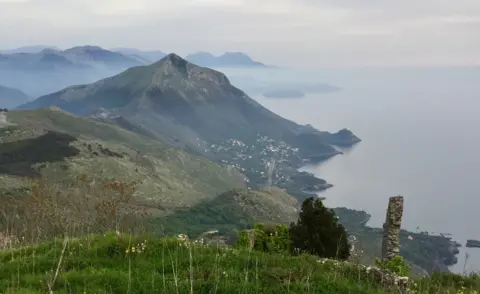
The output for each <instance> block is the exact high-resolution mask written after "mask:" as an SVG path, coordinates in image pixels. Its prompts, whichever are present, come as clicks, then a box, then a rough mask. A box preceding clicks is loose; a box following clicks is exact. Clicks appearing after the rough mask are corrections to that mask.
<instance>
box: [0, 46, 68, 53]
mask: <svg viewBox="0 0 480 294" xmlns="http://www.w3.org/2000/svg"><path fill="white" fill-rule="evenodd" d="M44 49H53V50H57V51H60V49H58V48H57V47H54V46H48V45H33V46H24V47H19V48H15V49H8V50H0V53H4V54H15V53H39V52H40V51H42V50H44Z"/></svg>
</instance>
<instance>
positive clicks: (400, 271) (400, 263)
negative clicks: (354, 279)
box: [375, 256, 410, 277]
mask: <svg viewBox="0 0 480 294" xmlns="http://www.w3.org/2000/svg"><path fill="white" fill-rule="evenodd" d="M375 263H376V265H377V266H378V267H379V268H381V269H387V270H389V271H391V272H393V273H395V274H397V275H399V276H402V277H408V276H409V274H410V267H409V266H408V264H407V263H406V262H405V260H404V259H403V257H401V256H395V257H394V258H392V259H391V260H389V261H387V262H383V261H381V260H380V258H376V259H375Z"/></svg>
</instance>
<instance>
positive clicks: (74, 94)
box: [19, 54, 356, 155]
mask: <svg viewBox="0 0 480 294" xmlns="http://www.w3.org/2000/svg"><path fill="white" fill-rule="evenodd" d="M50 105H55V106H58V107H60V108H62V109H64V110H66V111H69V112H72V113H74V114H77V115H83V116H89V115H92V114H94V113H96V112H97V111H98V110H100V109H104V110H106V111H108V112H109V113H110V115H115V116H122V117H124V118H126V119H128V120H130V121H132V122H133V123H136V124H139V125H143V126H145V127H147V128H148V129H150V130H152V131H154V132H156V133H158V134H159V135H161V136H165V135H166V136H167V137H175V138H176V139H177V140H178V141H180V142H182V143H183V144H184V145H189V146H190V147H194V148H197V147H198V146H197V144H198V139H197V138H200V139H202V140H206V141H207V142H208V143H220V142H221V141H223V140H224V139H228V138H235V139H237V140H241V141H245V142H246V143H252V142H253V141H255V140H256V135H257V133H259V134H261V135H264V136H268V137H271V138H272V139H274V140H284V141H286V142H287V143H289V144H291V145H292V146H293V147H298V148H301V149H302V151H301V152H302V154H303V155H308V154H310V155H317V154H320V153H329V154H335V153H337V152H336V151H335V149H333V148H332V147H331V146H330V145H329V144H330V143H331V142H330V141H332V142H333V141H336V139H335V135H332V134H330V133H328V132H320V131H318V130H316V129H315V128H313V127H312V126H300V125H298V124H296V123H294V122H292V121H289V120H287V119H284V118H282V117H280V116H278V115H276V114H274V113H273V112H271V111H269V110H268V109H266V108H264V107H263V106H261V105H260V104H258V103H257V102H256V101H254V100H253V99H251V98H250V97H248V96H247V95H246V94H245V93H244V92H242V91H241V90H239V89H237V88H235V87H234V86H233V85H231V84H230V82H229V80H228V78H227V77H226V76H225V75H224V74H222V73H220V72H218V71H215V70H212V69H209V68H204V67H200V66H197V65H194V64H192V63H190V62H188V61H186V60H184V59H182V58H181V57H179V56H178V55H175V54H169V55H168V56H167V57H165V58H163V59H162V60H160V61H158V62H156V63H154V64H152V65H149V66H138V67H133V68H129V69H128V70H126V71H124V72H122V73H121V74H118V75H116V76H113V77H110V78H106V79H103V80H100V81H98V82H96V83H93V84H88V85H80V86H73V87H69V88H66V89H64V90H62V91H59V92H56V93H53V94H50V95H46V96H42V97H40V98H38V99H36V100H35V101H32V102H29V103H27V104H25V105H23V106H21V107H19V109H34V108H41V107H47V106H50ZM345 131H347V132H348V130H345ZM342 137H343V136H342ZM355 140H356V138H354V137H352V141H351V143H352V142H353V141H355ZM199 149H203V147H201V148H199Z"/></svg>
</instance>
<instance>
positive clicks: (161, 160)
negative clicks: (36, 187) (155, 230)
mask: <svg viewBox="0 0 480 294" xmlns="http://www.w3.org/2000/svg"><path fill="white" fill-rule="evenodd" d="M8 120H9V122H10V123H12V124H14V125H12V126H11V127H9V128H8V129H3V130H2V132H0V141H1V142H11V141H13V142H15V141H17V142H18V141H20V140H22V139H29V138H37V137H38V136H40V135H43V134H44V133H45V130H52V131H57V132H63V133H67V134H69V135H72V136H74V137H78V140H76V141H74V142H72V143H71V144H70V145H71V146H73V147H74V148H76V149H78V150H79V154H78V155H75V156H73V157H65V158H64V160H63V161H58V160H57V161H52V162H47V163H45V164H42V167H43V170H42V171H41V174H42V176H48V177H49V178H50V179H56V180H62V179H65V178H66V177H70V178H71V177H75V176H81V175H86V176H87V177H88V178H92V179H97V180H102V181H109V180H128V181H130V180H143V183H142V185H141V186H140V187H139V188H138V191H137V195H139V196H142V197H144V198H146V199H148V200H150V201H153V202H155V203H157V204H158V205H159V206H162V207H167V208H168V207H184V206H190V205H193V204H195V203H198V202H199V201H200V200H202V199H205V198H213V197H214V196H216V195H218V194H220V193H223V192H225V191H228V190H230V189H232V188H235V187H242V186H243V180H242V178H241V176H240V174H239V173H237V172H236V171H234V170H230V169H226V168H224V167H221V166H219V165H217V164H214V163H213V162H211V161H208V160H207V159H205V158H202V157H196V156H192V155H189V154H187V153H185V152H181V151H178V150H175V149H172V148H168V147H167V146H165V145H163V144H161V143H159V142H157V141H153V140H149V139H148V138H146V137H143V136H141V135H138V134H135V133H132V132H129V131H127V130H124V129H121V128H119V127H116V126H113V125H110V124H105V123H101V122H97V121H93V120H90V119H86V118H79V117H75V116H73V115H70V114H68V113H65V112H62V111H57V110H54V109H40V110H35V111H11V112H9V113H8ZM56 143H57V142H56V141H54V142H51V144H52V146H55V144H56ZM97 143H98V144H100V145H98V144H97ZM88 145H90V146H93V148H90V147H89V146H88ZM102 149H108V150H110V151H112V152H114V153H118V154H121V155H122V156H121V157H118V156H111V155H106V154H103V153H102V152H101V150H102ZM95 153H96V154H98V155H96V154H95ZM65 169H67V170H68V172H65ZM112 177H114V178H113V179H112ZM0 183H2V186H3V187H5V186H9V185H13V186H15V185H21V183H20V181H19V179H18V178H15V177H12V176H10V175H1V176H0Z"/></svg>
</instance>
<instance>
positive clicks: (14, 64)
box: [0, 46, 144, 97]
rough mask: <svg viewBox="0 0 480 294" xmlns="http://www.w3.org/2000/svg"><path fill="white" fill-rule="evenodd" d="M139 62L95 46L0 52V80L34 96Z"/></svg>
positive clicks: (135, 64) (94, 79)
mask: <svg viewBox="0 0 480 294" xmlns="http://www.w3.org/2000/svg"><path fill="white" fill-rule="evenodd" d="M141 64H144V63H143V62H141V61H139V60H137V59H135V58H133V57H131V56H125V55H123V54H121V53H118V52H113V51H109V50H105V49H102V48H100V47H96V46H81V47H73V48H70V49H67V50H64V51H59V50H54V49H43V50H42V51H40V52H37V53H15V54H0V81H1V82H2V84H3V85H5V86H8V87H12V88H17V89H20V90H22V91H23V92H25V93H27V94H28V95H30V96H33V97H38V96H41V95H45V94H47V93H51V92H53V91H58V90H59V89H62V88H64V87H66V86H70V85H75V84H83V83H91V82H94V81H96V80H98V79H101V78H105V77H108V76H112V75H115V74H118V73H119V72H121V71H123V70H125V69H127V68H129V67H132V66H137V65H141Z"/></svg>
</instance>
